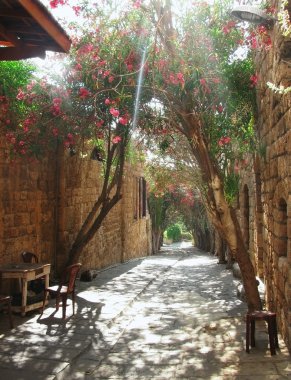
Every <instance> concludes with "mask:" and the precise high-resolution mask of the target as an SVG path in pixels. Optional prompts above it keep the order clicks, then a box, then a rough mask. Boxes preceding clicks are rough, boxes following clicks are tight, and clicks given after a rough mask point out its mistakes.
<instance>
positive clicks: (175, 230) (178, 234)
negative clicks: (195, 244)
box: [166, 223, 182, 242]
mask: <svg viewBox="0 0 291 380" xmlns="http://www.w3.org/2000/svg"><path fill="white" fill-rule="evenodd" d="M166 235H167V238H168V239H170V240H173V242H177V241H181V240H182V229H181V226H180V225H179V224H177V223H176V224H172V225H171V226H169V227H168V228H167V230H166Z"/></svg>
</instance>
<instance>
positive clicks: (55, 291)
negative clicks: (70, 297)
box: [46, 285, 68, 293]
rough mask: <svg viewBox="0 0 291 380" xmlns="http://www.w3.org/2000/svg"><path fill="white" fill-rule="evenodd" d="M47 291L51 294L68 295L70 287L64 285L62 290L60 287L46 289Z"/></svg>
mask: <svg viewBox="0 0 291 380" xmlns="http://www.w3.org/2000/svg"><path fill="white" fill-rule="evenodd" d="M46 290H47V291H49V292H54V293H67V292H68V287H67V286H65V285H63V286H62V287H61V288H59V286H58V285H54V286H50V287H48V288H46Z"/></svg>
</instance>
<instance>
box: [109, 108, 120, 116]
mask: <svg viewBox="0 0 291 380" xmlns="http://www.w3.org/2000/svg"><path fill="white" fill-rule="evenodd" d="M110 113H111V115H112V116H114V117H118V116H119V111H118V110H117V109H116V108H110Z"/></svg>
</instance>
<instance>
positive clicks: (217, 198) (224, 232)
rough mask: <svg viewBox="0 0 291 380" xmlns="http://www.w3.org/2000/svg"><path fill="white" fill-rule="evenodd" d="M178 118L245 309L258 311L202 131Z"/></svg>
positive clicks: (247, 262) (249, 267) (188, 117)
mask: <svg viewBox="0 0 291 380" xmlns="http://www.w3.org/2000/svg"><path fill="white" fill-rule="evenodd" d="M182 115H183V118H184V121H185V128H184V130H185V134H186V136H187V137H188V141H189V143H190V147H191V150H192V152H193V155H194V157H195V158H196V160H197V162H198V164H199V167H200V169H201V174H202V179H203V182H204V184H205V185H206V191H205V193H204V194H203V196H204V199H205V202H206V207H207V210H208V212H209V215H210V217H211V221H212V222H213V225H214V227H215V228H216V229H217V230H218V232H219V234H220V235H221V237H222V238H223V239H224V240H225V241H226V243H227V245H228V247H229V249H230V252H231V254H232V256H233V257H234V258H235V259H236V261H237V262H238V265H239V267H240V270H241V273H242V280H243V285H244V288H245V294H246V299H247V304H248V309H249V310H256V309H260V305H261V302H260V296H259V292H258V287H257V282H256V275H255V270H254V267H253V264H252V262H251V259H250V257H249V254H248V251H247V249H246V247H245V244H244V241H243V238H242V233H241V229H240V226H239V223H238V221H237V217H236V214H235V212H234V210H233V209H232V207H231V206H229V205H228V203H227V201H226V199H225V196H224V191H223V181H222V179H221V175H220V171H219V169H218V168H217V166H216V164H215V162H214V161H213V160H212V158H211V157H210V154H209V149H208V148H207V142H206V140H205V138H204V136H203V134H202V132H201V131H202V130H203V127H202V125H201V120H200V119H197V118H195V116H193V114H192V113H191V112H190V113H189V112H187V113H186V114H185V113H184V112H183V113H182Z"/></svg>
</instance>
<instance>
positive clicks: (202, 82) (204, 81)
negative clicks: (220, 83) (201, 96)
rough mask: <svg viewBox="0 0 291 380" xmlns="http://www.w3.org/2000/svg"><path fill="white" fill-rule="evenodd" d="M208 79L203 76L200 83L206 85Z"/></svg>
mask: <svg viewBox="0 0 291 380" xmlns="http://www.w3.org/2000/svg"><path fill="white" fill-rule="evenodd" d="M206 83H207V82H206V79H204V78H201V79H200V84H201V85H202V86H206Z"/></svg>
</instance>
